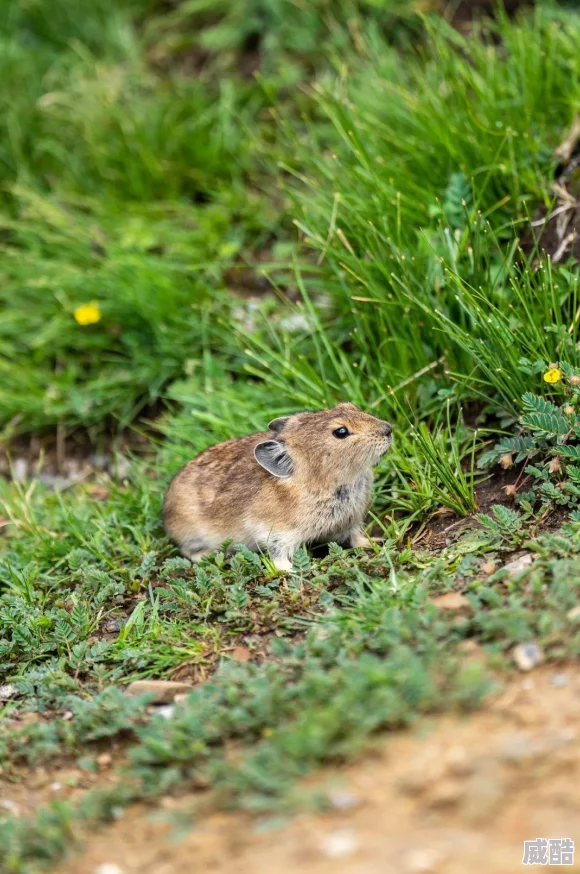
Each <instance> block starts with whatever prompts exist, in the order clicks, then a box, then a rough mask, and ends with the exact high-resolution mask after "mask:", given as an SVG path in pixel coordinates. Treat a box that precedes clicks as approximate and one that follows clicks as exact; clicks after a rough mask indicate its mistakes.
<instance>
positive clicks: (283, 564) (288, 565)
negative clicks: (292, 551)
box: [274, 557, 292, 571]
mask: <svg viewBox="0 0 580 874" xmlns="http://www.w3.org/2000/svg"><path fill="white" fill-rule="evenodd" d="M274 567H275V568H276V570H277V571H291V570H292V562H291V561H290V559H289V558H282V557H280V558H275V559H274Z"/></svg>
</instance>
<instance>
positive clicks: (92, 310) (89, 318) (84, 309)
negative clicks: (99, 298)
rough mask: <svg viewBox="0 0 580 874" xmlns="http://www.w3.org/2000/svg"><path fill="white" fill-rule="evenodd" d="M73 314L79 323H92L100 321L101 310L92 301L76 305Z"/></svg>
mask: <svg viewBox="0 0 580 874" xmlns="http://www.w3.org/2000/svg"><path fill="white" fill-rule="evenodd" d="M73 315H74V317H75V320H76V321H77V322H78V324H79V325H94V324H96V323H97V322H100V321H101V310H100V309H99V305H98V303H95V302H94V301H91V302H90V303H84V304H82V305H81V306H80V307H77V308H76V310H75V311H74V313H73Z"/></svg>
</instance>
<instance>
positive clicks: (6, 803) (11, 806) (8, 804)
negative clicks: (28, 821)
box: [0, 798, 18, 814]
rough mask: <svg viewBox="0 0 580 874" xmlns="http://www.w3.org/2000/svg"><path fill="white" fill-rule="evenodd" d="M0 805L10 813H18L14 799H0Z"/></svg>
mask: <svg viewBox="0 0 580 874" xmlns="http://www.w3.org/2000/svg"><path fill="white" fill-rule="evenodd" d="M0 807H2V808H3V809H4V810H8V811H9V812H10V813H15V814H17V813H18V805H17V804H16V802H15V801H10V799H9V798H5V799H4V800H3V801H0Z"/></svg>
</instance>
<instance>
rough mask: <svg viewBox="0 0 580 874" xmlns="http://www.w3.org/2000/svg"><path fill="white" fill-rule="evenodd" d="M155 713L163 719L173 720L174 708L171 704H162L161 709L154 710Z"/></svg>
mask: <svg viewBox="0 0 580 874" xmlns="http://www.w3.org/2000/svg"><path fill="white" fill-rule="evenodd" d="M155 713H158V714H159V716H162V717H163V719H173V715H174V713H175V707H174V706H173V704H163V706H162V707H157V708H156V709H155Z"/></svg>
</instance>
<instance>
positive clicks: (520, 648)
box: [512, 641, 544, 671]
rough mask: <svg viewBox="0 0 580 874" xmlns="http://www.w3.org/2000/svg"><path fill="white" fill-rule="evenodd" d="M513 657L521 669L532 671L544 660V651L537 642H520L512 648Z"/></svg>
mask: <svg viewBox="0 0 580 874" xmlns="http://www.w3.org/2000/svg"><path fill="white" fill-rule="evenodd" d="M512 658H513V660H514V662H515V663H516V665H517V667H518V668H519V669H520V671H531V670H532V669H533V668H537V666H538V665H541V663H542V662H543V661H544V653H543V652H542V650H541V649H540V647H539V646H538V644H537V643H535V642H534V641H530V642H529V643H518V645H517V646H515V647H514V648H513V650H512Z"/></svg>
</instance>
